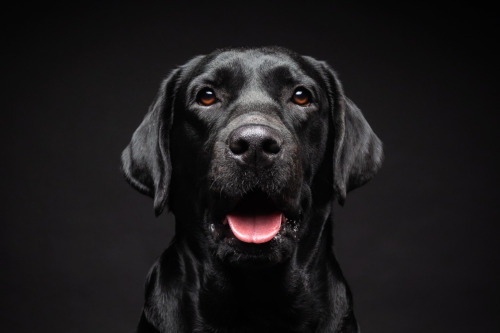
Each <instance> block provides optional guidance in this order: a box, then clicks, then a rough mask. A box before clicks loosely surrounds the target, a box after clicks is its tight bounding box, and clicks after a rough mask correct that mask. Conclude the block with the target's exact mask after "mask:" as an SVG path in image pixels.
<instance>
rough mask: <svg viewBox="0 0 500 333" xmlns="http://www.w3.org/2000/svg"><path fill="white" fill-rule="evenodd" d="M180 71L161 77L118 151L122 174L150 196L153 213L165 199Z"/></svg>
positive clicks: (163, 205) (157, 212)
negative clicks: (145, 109)
mask: <svg viewBox="0 0 500 333" xmlns="http://www.w3.org/2000/svg"><path fill="white" fill-rule="evenodd" d="M180 73H181V69H176V70H174V71H173V72H172V73H171V74H170V75H169V76H168V77H167V78H166V79H165V80H164V81H163V83H162V84H161V87H160V90H159V91H158V94H157V96H156V98H155V100H154V101H153V103H152V104H151V106H150V107H149V111H148V113H147V114H146V116H145V117H144V120H143V121H142V123H141V124H140V125H139V127H138V128H137V129H136V130H135V132H134V134H133V136H132V140H131V141H130V143H129V145H128V146H127V148H125V150H124V151H123V153H122V170H123V173H124V175H125V178H126V179H127V181H128V182H129V183H130V184H131V185H132V186H133V187H134V188H135V189H137V190H138V191H139V192H141V193H144V194H146V195H149V196H151V197H153V198H154V209H155V214H156V216H158V215H160V214H161V212H162V211H163V209H164V208H165V206H166V204H167V201H168V188H169V184H170V175H171V171H172V166H171V163H170V152H169V148H170V147H169V146H170V142H169V132H170V129H171V127H172V122H173V105H174V99H175V93H176V86H177V81H178V79H179V77H180Z"/></svg>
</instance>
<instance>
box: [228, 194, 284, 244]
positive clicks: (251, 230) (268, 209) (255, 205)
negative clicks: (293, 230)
mask: <svg viewBox="0 0 500 333" xmlns="http://www.w3.org/2000/svg"><path fill="white" fill-rule="evenodd" d="M285 222H286V218H285V215H284V214H283V212H281V211H280V210H279V209H278V208H277V207H276V206H275V204H274V203H273V201H272V200H271V199H270V198H269V197H268V196H267V195H265V194H264V193H261V192H252V193H249V194H247V195H245V196H244V197H243V198H242V199H241V200H240V201H239V202H238V204H237V205H236V206H235V208H234V209H233V210H231V212H229V213H228V214H226V218H225V221H224V224H226V223H227V224H229V227H230V228H231V231H232V233H233V235H234V236H235V237H236V238H237V239H239V240H240V241H242V242H245V243H255V244H261V243H266V242H269V241H270V240H271V239H273V238H274V237H275V236H276V234H278V232H279V231H280V228H281V224H282V223H285Z"/></svg>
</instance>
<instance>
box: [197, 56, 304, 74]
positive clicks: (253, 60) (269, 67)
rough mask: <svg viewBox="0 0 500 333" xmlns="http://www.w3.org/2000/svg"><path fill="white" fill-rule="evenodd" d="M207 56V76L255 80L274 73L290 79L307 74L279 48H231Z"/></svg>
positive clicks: (205, 67) (205, 69) (205, 71)
mask: <svg viewBox="0 0 500 333" xmlns="http://www.w3.org/2000/svg"><path fill="white" fill-rule="evenodd" d="M207 58H208V59H207V62H206V63H205V64H204V66H203V67H204V68H203V71H202V73H203V74H202V75H203V76H205V77H212V78H222V79H224V78H228V76H231V77H233V78H234V77H235V76H239V77H241V78H244V79H246V80H255V79H259V78H260V79H266V78H267V77H268V76H269V75H274V76H279V77H282V78H283V79H284V80H290V79H291V78H294V77H297V76H301V75H304V74H305V73H304V71H303V70H302V68H301V66H300V64H299V63H298V62H297V61H296V60H295V59H294V58H293V57H292V56H291V55H290V54H287V53H285V52H283V51H279V50H273V51H270V50H266V49H246V50H229V51H222V52H220V53H216V54H212V55H208V56H207Z"/></svg>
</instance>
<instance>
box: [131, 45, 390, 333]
mask: <svg viewBox="0 0 500 333" xmlns="http://www.w3.org/2000/svg"><path fill="white" fill-rule="evenodd" d="M122 162H123V171H124V174H125V176H126V178H127V180H128V181H129V182H130V184H131V185H132V186H133V187H135V188H136V189H138V190H139V191H140V192H143V193H145V194H147V195H149V196H151V197H153V198H154V209H155V212H156V215H159V214H160V213H161V212H162V211H163V210H164V209H165V207H168V208H169V210H170V211H172V213H173V214H174V215H175V218H176V235H175V238H174V240H173V241H172V243H171V244H170V246H169V247H168V249H167V250H166V251H165V252H164V253H163V254H162V256H161V257H160V258H159V259H158V261H157V262H156V263H155V264H154V266H153V267H152V269H151V271H150V273H149V276H148V279H147V284H146V298H145V305H144V308H143V313H142V317H141V319H140V323H139V328H138V332H357V331H358V330H359V329H358V325H357V323H356V319H355V316H354V313H353V307H352V298H351V294H350V291H349V288H348V286H347V283H346V281H345V280H344V277H343V276H342V273H341V270H340V268H339V265H338V263H337V261H336V259H335V255H334V251H333V236H332V229H333V221H332V207H333V202H334V200H338V201H339V202H340V203H343V202H344V200H345V197H346V192H348V191H349V190H352V189H354V188H356V187H358V186H361V185H363V184H364V183H366V182H367V181H368V180H370V179H371V178H372V177H373V176H374V175H375V173H376V172H377V170H378V169H379V167H380V165H381V162H382V144H381V142H380V140H379V139H378V138H377V136H376V135H375V134H374V133H373V131H372V129H371V128H370V126H369V125H368V123H367V122H366V120H365V118H364V117H363V115H362V114H361V112H360V111H359V109H358V108H357V107H356V106H355V105H354V104H353V103H352V102H351V101H350V100H349V99H348V98H347V97H346V96H345V95H344V92H343V90H342V86H341V84H340V82H339V80H338V79H337V76H336V75H335V72H334V71H333V70H332V69H331V68H330V67H329V66H328V65H327V64H326V63H325V62H321V61H317V60H315V59H313V58H311V57H307V56H301V55H298V54H296V53H294V52H292V51H289V50H286V49H283V48H278V47H264V48H232V49H223V50H217V51H215V52H214V53H212V54H209V55H206V56H198V57H196V58H194V59H192V60H190V61H189V62H188V63H187V64H185V65H183V66H180V67H178V68H177V69H175V70H174V71H173V72H172V73H171V74H170V76H168V77H167V78H166V79H165V80H164V81H163V83H162V85H161V88H160V90H159V92H158V95H157V97H156V99H155V100H154V102H153V104H152V105H151V107H150V109H149V112H148V113H147V115H146V117H145V118H144V120H143V122H142V124H141V125H140V126H139V128H138V129H137V130H136V131H135V133H134V135H133V136H132V140H131V142H130V144H129V146H128V147H127V148H126V149H125V150H124V152H123V155H122Z"/></svg>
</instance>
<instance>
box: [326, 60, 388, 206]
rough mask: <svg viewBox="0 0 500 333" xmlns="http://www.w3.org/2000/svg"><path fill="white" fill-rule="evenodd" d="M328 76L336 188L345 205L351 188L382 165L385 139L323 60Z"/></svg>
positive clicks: (355, 186)
mask: <svg viewBox="0 0 500 333" xmlns="http://www.w3.org/2000/svg"><path fill="white" fill-rule="evenodd" d="M322 67H323V71H324V74H325V75H326V77H327V84H328V86H329V87H328V91H329V96H328V98H329V102H330V111H331V119H332V122H333V132H334V133H333V134H334V153H333V154H334V156H333V163H334V175H333V181H334V190H335V193H336V195H337V199H338V201H339V203H340V204H341V205H343V204H344V202H345V198H346V194H347V192H349V191H351V190H353V189H355V188H357V187H359V186H361V185H363V184H365V183H366V182H368V181H369V180H370V179H372V178H373V176H375V174H376V173H377V171H378V169H379V168H380V166H381V165H382V160H383V149H382V142H381V141H380V139H379V138H378V137H377V135H375V133H374V132H373V130H372V129H371V127H370V125H369V124H368V122H367V121H366V119H365V118H364V117H363V114H362V113H361V111H360V110H359V108H358V107H357V106H356V105H355V104H354V103H353V102H352V101H351V100H349V99H348V98H347V97H346V96H345V95H344V92H343V89H342V85H341V83H340V81H339V79H338V78H337V75H336V74H335V72H334V71H333V70H332V69H331V68H330V67H329V66H328V65H327V64H326V63H322Z"/></svg>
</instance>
